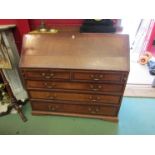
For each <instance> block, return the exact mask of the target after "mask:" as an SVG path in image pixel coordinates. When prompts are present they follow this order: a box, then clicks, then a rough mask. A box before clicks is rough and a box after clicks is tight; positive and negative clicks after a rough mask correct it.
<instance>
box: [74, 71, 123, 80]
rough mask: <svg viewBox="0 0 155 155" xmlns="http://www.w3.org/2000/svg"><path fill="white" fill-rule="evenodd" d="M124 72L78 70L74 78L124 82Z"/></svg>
mask: <svg viewBox="0 0 155 155" xmlns="http://www.w3.org/2000/svg"><path fill="white" fill-rule="evenodd" d="M122 76H123V74H121V73H112V72H107V73H86V72H78V73H74V74H73V79H74V80H89V81H109V82H110V81H111V82H122V78H123V77H122Z"/></svg>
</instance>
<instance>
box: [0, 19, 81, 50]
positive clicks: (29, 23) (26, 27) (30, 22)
mask: <svg viewBox="0 0 155 155" xmlns="http://www.w3.org/2000/svg"><path fill="white" fill-rule="evenodd" d="M40 22H41V19H0V25H8V24H15V25H16V29H14V30H13V33H14V37H15V42H16V44H17V48H18V51H19V53H20V52H21V47H22V38H23V35H24V34H26V33H28V32H29V31H31V30H34V29H36V28H38V26H39V25H40ZM44 22H45V23H46V25H47V26H48V27H50V28H52V27H55V26H80V25H81V24H82V22H83V20H82V19H44Z"/></svg>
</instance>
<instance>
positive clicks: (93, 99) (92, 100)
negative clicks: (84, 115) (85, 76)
mask: <svg viewBox="0 0 155 155" xmlns="http://www.w3.org/2000/svg"><path fill="white" fill-rule="evenodd" d="M89 99H90V100H91V102H97V101H98V100H100V99H101V98H100V96H96V97H94V96H90V97H89Z"/></svg>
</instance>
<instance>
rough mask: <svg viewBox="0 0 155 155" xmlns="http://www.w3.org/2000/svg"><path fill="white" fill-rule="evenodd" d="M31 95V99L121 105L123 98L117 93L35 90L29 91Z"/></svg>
mask: <svg viewBox="0 0 155 155" xmlns="http://www.w3.org/2000/svg"><path fill="white" fill-rule="evenodd" d="M29 95H30V97H31V99H43V100H59V101H73V102H85V103H88V104H92V103H94V104H97V103H105V104H116V105H119V103H120V99H121V97H120V96H115V95H92V94H80V93H66V92H52V91H33V90H30V91H29Z"/></svg>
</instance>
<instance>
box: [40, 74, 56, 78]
mask: <svg viewBox="0 0 155 155" xmlns="http://www.w3.org/2000/svg"><path fill="white" fill-rule="evenodd" d="M42 76H43V77H45V78H46V79H50V78H52V77H53V76H54V73H51V74H49V75H46V73H42Z"/></svg>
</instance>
